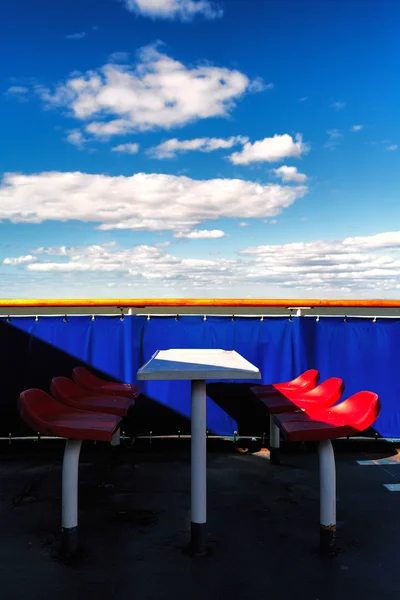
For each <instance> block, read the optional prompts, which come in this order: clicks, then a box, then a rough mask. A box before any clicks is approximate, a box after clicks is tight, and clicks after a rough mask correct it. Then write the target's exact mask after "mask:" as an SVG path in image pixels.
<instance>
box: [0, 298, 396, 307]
mask: <svg viewBox="0 0 400 600" xmlns="http://www.w3.org/2000/svg"><path fill="white" fill-rule="evenodd" d="M111 306H112V307H124V308H130V307H131V308H150V307H165V308H168V307H183V306H186V307H233V308H237V307H260V308H273V307H276V308H279V307H284V308H289V307H293V308H316V307H323V308H400V300H321V299H316V298H302V299H298V298H297V299H293V298H45V299H44V298H38V299H32V298H17V299H16V298H10V299H7V298H3V299H1V298H0V308H2V307H3V308H45V307H49V308H50V307H54V308H68V307H82V308H83V307H85V308H92V307H111Z"/></svg>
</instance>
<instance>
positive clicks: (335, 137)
mask: <svg viewBox="0 0 400 600" xmlns="http://www.w3.org/2000/svg"><path fill="white" fill-rule="evenodd" d="M326 133H327V134H328V141H327V142H325V144H324V147H325V148H329V149H331V150H333V149H334V148H336V147H337V146H338V145H339V139H340V138H341V137H343V135H342V133H341V132H340V131H339V129H328V130H327V132H326Z"/></svg>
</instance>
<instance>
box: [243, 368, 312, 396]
mask: <svg viewBox="0 0 400 600" xmlns="http://www.w3.org/2000/svg"><path fill="white" fill-rule="evenodd" d="M318 379H319V373H318V371H317V370H316V369H310V370H308V371H305V372H304V373H302V374H301V375H299V376H298V377H296V378H295V379H292V380H291V381H284V382H282V383H271V384H269V385H254V386H252V387H251V388H250V390H251V391H252V392H253V394H254V395H255V396H257V397H258V398H259V397H260V396H270V395H274V394H276V393H277V392H282V393H285V392H294V391H300V390H301V391H302V392H307V391H308V390H312V389H314V388H315V386H316V385H317V383H318Z"/></svg>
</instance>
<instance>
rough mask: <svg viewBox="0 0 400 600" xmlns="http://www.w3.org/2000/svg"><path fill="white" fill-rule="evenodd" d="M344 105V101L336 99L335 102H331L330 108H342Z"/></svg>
mask: <svg viewBox="0 0 400 600" xmlns="http://www.w3.org/2000/svg"><path fill="white" fill-rule="evenodd" d="M345 107H346V102H343V101H342V100H338V101H336V102H332V103H331V108H333V109H334V110H337V111H339V110H343V109H344V108H345Z"/></svg>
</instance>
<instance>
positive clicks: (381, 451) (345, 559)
mask: <svg viewBox="0 0 400 600" xmlns="http://www.w3.org/2000/svg"><path fill="white" fill-rule="evenodd" d="M179 444H180V445H179V447H177V445H176V444H175V445H172V443H169V444H168V443H158V444H155V443H153V444H152V445H151V446H149V444H148V442H140V443H138V444H137V445H136V447H135V446H134V447H133V448H132V449H129V448H128V449H125V451H123V452H122V453H120V454H119V455H118V456H114V455H113V454H112V452H111V448H110V447H108V446H105V445H96V446H93V445H90V444H87V446H86V448H85V445H84V448H83V452H82V456H81V468H80V528H81V539H82V542H83V546H84V554H83V556H82V558H81V561H80V562H78V564H76V565H68V566H67V565H63V564H60V563H59V562H57V560H56V558H55V556H54V548H55V545H56V543H57V538H58V532H59V527H60V510H61V506H60V485H61V458H62V446H61V445H60V444H58V443H57V442H55V443H54V444H53V443H51V442H43V443H42V445H41V447H40V448H39V447H38V445H37V444H35V443H32V442H30V445H29V446H27V445H25V446H24V447H22V446H19V445H18V443H13V444H12V445H11V446H8V445H7V446H6V445H3V446H1V447H0V586H1V598H4V599H5V600H20V599H29V600H36V599H38V600H39V599H40V600H45V599H46V600H47V599H50V598H52V597H54V599H55V600H64V599H67V598H68V599H69V600H75V599H77V600H80V599H85V600H86V599H93V600H95V599H96V600H103V599H107V600H113V599H114V598H129V599H132V598H137V599H140V600H146V599H164V598H174V599H181V598H189V599H190V600H196V599H204V598H209V599H221V600H224V599H225V598H226V599H229V600H241V599H243V600H247V599H249V600H250V599H251V600H254V599H255V598H258V597H259V598H273V599H274V600H286V599H289V598H290V599H292V598H296V600H302V599H304V600H330V599H340V600H347V599H350V598H352V600H354V598H355V597H359V598H360V599H361V598H364V599H371V600H372V599H374V600H375V599H376V600H379V599H381V598H382V599H385V600H389V599H393V600H394V599H396V600H398V599H399V597H400V568H399V567H400V561H399V559H398V557H397V546H398V540H399V539H400V517H399V514H400V493H396V492H389V491H388V490H387V489H386V488H385V487H384V484H386V483H397V482H400V462H399V463H398V464H392V465H387V464H381V465H376V466H360V465H358V464H357V460H367V459H372V458H374V459H375V458H382V457H388V456H390V455H395V454H396V450H395V448H394V447H387V448H384V447H382V446H378V445H376V446H372V447H371V445H369V448H367V450H368V452H366V451H365V450H366V448H365V447H363V446H362V445H361V443H354V442H352V443H351V445H350V444H347V445H340V444H339V445H337V447H336V448H337V453H336V456H337V472H338V522H339V525H340V526H341V527H340V531H339V534H338V544H339V546H340V547H341V548H342V550H343V551H342V552H341V553H340V554H339V555H338V556H337V557H335V558H325V559H323V558H321V557H320V556H319V555H318V553H317V552H316V548H317V545H318V512H319V503H318V498H319V492H318V471H317V457H316V454H315V453H314V452H307V451H300V450H299V449H298V448H290V449H289V450H290V452H289V451H286V452H285V454H284V456H283V463H284V464H283V465H282V466H280V467H274V466H272V465H271V464H270V463H269V460H268V458H266V457H265V456H264V457H262V456H259V455H258V456H257V455H249V454H245V453H240V452H238V451H237V450H234V449H233V447H232V446H231V445H229V444H227V445H226V446H223V447H221V446H218V447H213V446H212V445H211V444H210V448H209V460H208V486H209V490H208V504H209V525H208V530H209V543H210V546H211V547H212V549H213V553H212V555H211V556H209V557H207V558H197V559H192V558H189V557H187V556H184V555H183V554H182V552H181V548H182V547H183V546H184V544H185V542H186V540H187V536H188V531H189V524H190V511H189V509H190V495H189V486H190V463H189V453H188V447H187V445H186V443H185V442H182V441H180V442H179ZM371 450H373V451H374V454H372V452H371ZM393 462H394V461H393Z"/></svg>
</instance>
